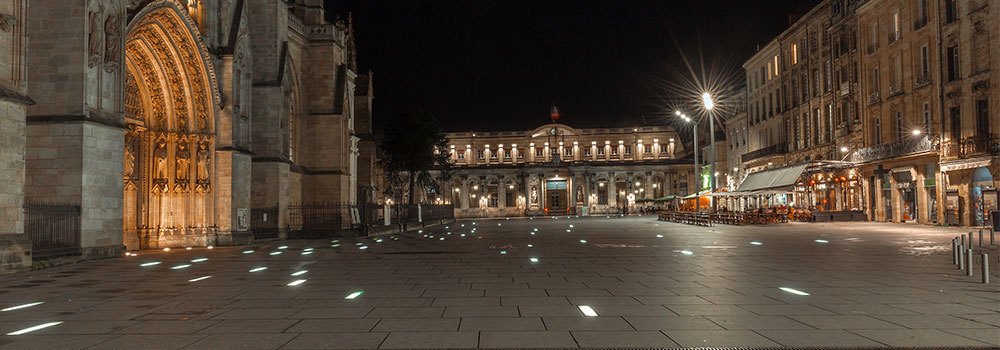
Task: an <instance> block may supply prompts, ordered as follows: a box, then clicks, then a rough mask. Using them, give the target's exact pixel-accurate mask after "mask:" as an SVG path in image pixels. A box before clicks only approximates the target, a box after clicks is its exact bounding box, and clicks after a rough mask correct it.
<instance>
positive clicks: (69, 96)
mask: <svg viewBox="0 0 1000 350" xmlns="http://www.w3.org/2000/svg"><path fill="white" fill-rule="evenodd" d="M0 11H2V12H0V14H2V17H0V34H3V35H7V36H10V37H11V38H13V40H5V41H3V42H2V43H3V44H2V45H6V46H7V47H5V48H9V49H10V50H5V51H4V52H11V53H12V54H8V55H7V56H9V57H10V58H12V59H8V58H7V57H5V59H4V60H3V61H2V62H3V63H2V64H3V65H4V66H5V67H4V68H5V69H3V72H4V73H3V74H6V75H9V76H4V77H3V78H4V85H3V89H4V93H3V95H4V96H5V97H4V99H3V101H2V102H0V103H3V105H2V107H3V108H4V111H3V116H2V118H3V119H0V120H3V121H5V122H6V123H11V124H10V127H8V125H7V124H5V125H4V127H3V128H2V129H0V133H3V137H0V140H3V141H2V142H10V143H11V145H10V147H8V145H4V147H2V151H0V152H2V153H0V156H2V157H3V158H4V159H3V161H0V164H3V166H5V167H11V169H4V170H6V171H5V172H4V174H6V173H7V172H10V173H11V174H12V175H11V177H12V179H17V178H22V179H24V181H13V182H10V183H8V182H6V181H2V182H3V185H0V186H3V187H0V194H3V195H5V196H6V195H7V194H8V193H9V194H10V196H9V198H10V200H7V198H8V197H4V200H3V201H0V203H2V204H3V207H2V208H0V215H4V216H5V220H3V224H2V225H4V226H0V234H4V233H22V232H24V231H26V230H30V229H31V228H30V227H29V228H27V229H23V228H22V226H23V224H22V222H23V220H22V219H21V214H17V213H21V212H23V209H22V206H23V205H24V204H23V203H25V202H26V203H29V204H28V206H29V210H28V212H29V215H31V214H30V213H32V212H36V213H44V212H45V208H46V207H47V206H52V205H62V206H72V207H76V208H78V209H77V210H78V211H79V218H78V219H77V220H78V223H79V242H78V245H79V247H81V248H82V249H81V254H83V255H84V256H85V257H100V256H113V255H118V254H120V253H121V252H122V250H124V249H125V247H128V249H145V248H162V247H178V246H192V245H195V246H198V245H201V246H204V245H213V244H216V245H226V244H240V243H246V242H250V241H252V240H253V234H252V232H251V231H250V222H251V220H252V218H251V214H252V212H253V209H255V208H274V209H276V210H277V211H276V212H277V213H278V215H275V216H276V217H275V216H272V217H270V218H267V220H272V221H274V220H277V221H278V225H277V226H278V227H284V225H282V224H281V223H282V222H284V221H285V220H287V214H286V210H285V209H286V208H287V206H288V205H289V204H290V203H299V202H309V201H328V202H340V203H352V202H353V201H355V200H356V189H357V187H358V186H357V185H358V184H359V178H358V174H359V170H358V167H359V163H358V162H357V158H358V157H359V153H360V148H359V147H360V146H359V141H360V140H361V137H359V136H358V135H357V134H356V132H355V130H354V126H355V125H354V122H355V109H356V104H355V100H356V98H355V97H356V94H357V95H359V96H358V98H357V100H360V101H361V103H360V105H361V106H362V108H363V109H364V110H363V112H362V113H361V114H363V118H364V119H365V123H367V124H365V125H366V127H367V129H366V130H364V131H363V132H362V133H361V134H370V125H371V123H370V118H371V115H370V110H371V102H372V99H371V79H370V78H371V75H370V74H367V75H364V76H363V77H361V78H360V80H361V81H363V82H362V84H365V85H364V89H362V90H361V91H359V90H357V89H356V87H355V86H356V81H358V80H359V76H358V73H357V67H356V64H355V46H354V45H355V44H354V36H353V33H352V26H351V23H350V19H348V20H347V21H346V22H345V21H341V20H336V21H333V22H328V21H327V20H326V14H325V11H324V8H323V1H322V0H294V1H281V0H86V1H77V0H72V1H69V0H64V1H59V0H57V1H51V2H49V1H46V2H31V3H30V4H29V3H28V2H27V1H20V0H18V1H4V2H3V4H2V5H0ZM26 58H27V59H26ZM11 74H12V75H11ZM32 100H33V102H34V104H32ZM25 120H26V122H25ZM25 124H26V126H23V125H25ZM369 151H371V150H370V148H369ZM8 159H10V160H11V161H8ZM366 159H369V160H370V159H371V156H370V155H368V156H367V158H366ZM18 160H23V161H18ZM362 166H366V167H369V168H370V167H371V162H370V161H368V163H364V164H362ZM366 171H367V174H371V170H370V169H368V170H366ZM251 174H252V176H251ZM369 176H370V175H369ZM367 181H368V182H370V180H367ZM8 187H9V188H8ZM20 193H23V196H21V195H20ZM36 207H37V208H40V209H39V210H37V211H33V210H34V209H32V208H36ZM7 217H10V218H13V219H12V220H9V221H8V220H6V218H7ZM28 233H29V236H30V232H28Z"/></svg>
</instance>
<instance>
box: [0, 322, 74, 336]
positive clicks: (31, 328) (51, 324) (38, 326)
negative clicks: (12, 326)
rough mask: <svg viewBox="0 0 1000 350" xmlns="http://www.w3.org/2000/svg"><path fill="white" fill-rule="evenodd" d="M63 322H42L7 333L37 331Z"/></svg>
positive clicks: (15, 333) (16, 333) (17, 333)
mask: <svg viewBox="0 0 1000 350" xmlns="http://www.w3.org/2000/svg"><path fill="white" fill-rule="evenodd" d="M61 323H62V321H58V322H49V323H42V324H40V325H37V326H34V327H28V328H25V329H22V330H19V331H14V332H10V333H7V335H21V334H24V333H29V332H34V331H37V330H39V329H43V328H49V327H52V326H55V325H58V324H61Z"/></svg>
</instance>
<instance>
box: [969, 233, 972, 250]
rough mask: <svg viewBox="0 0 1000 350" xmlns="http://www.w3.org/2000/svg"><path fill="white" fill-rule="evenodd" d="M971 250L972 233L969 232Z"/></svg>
mask: <svg viewBox="0 0 1000 350" xmlns="http://www.w3.org/2000/svg"><path fill="white" fill-rule="evenodd" d="M969 248H972V231H969Z"/></svg>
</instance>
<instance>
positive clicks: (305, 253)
mask: <svg viewBox="0 0 1000 350" xmlns="http://www.w3.org/2000/svg"><path fill="white" fill-rule="evenodd" d="M312 253H313V251H311V250H307V251H304V252H302V255H309V254H312Z"/></svg>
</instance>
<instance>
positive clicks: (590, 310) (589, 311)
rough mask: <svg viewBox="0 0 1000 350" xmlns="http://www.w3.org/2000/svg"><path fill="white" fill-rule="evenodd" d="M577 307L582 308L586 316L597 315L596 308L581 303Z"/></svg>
mask: <svg viewBox="0 0 1000 350" xmlns="http://www.w3.org/2000/svg"><path fill="white" fill-rule="evenodd" d="M577 307H578V308H580V312H583V314H584V316H589V317H597V312H596V311H594V309H593V308H591V307H590V306H587V305H580V306H577Z"/></svg>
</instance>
